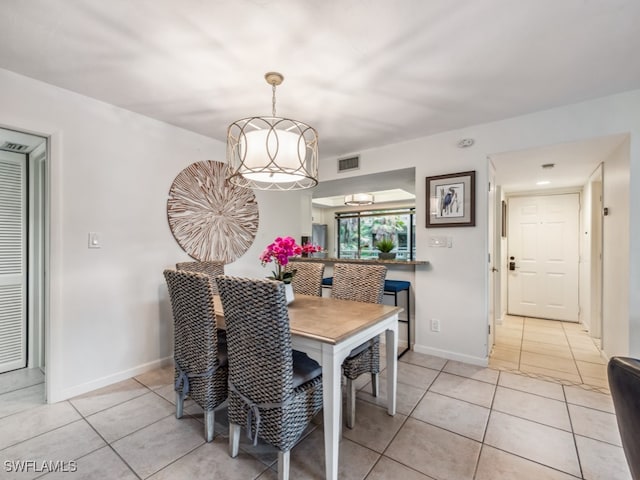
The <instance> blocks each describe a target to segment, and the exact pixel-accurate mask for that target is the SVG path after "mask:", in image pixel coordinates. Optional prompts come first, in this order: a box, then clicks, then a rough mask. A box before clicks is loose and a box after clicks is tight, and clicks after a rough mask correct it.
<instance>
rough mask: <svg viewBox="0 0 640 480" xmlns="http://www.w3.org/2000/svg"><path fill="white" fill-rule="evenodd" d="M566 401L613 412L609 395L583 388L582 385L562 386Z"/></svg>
mask: <svg viewBox="0 0 640 480" xmlns="http://www.w3.org/2000/svg"><path fill="white" fill-rule="evenodd" d="M563 388H564V392H565V395H566V397H567V402H568V403H572V404H574V405H581V406H583V407H589V408H595V409H597V410H602V411H603V412H609V413H615V410H614V408H613V400H611V395H605V394H604V393H598V392H593V391H590V390H585V389H584V388H582V387H576V386H564V387H563Z"/></svg>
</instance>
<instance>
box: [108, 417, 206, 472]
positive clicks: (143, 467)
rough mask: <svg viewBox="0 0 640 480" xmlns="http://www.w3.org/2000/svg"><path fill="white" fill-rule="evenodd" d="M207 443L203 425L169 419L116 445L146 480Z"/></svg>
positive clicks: (186, 419)
mask: <svg viewBox="0 0 640 480" xmlns="http://www.w3.org/2000/svg"><path fill="white" fill-rule="evenodd" d="M203 443H205V441H204V434H203V431H202V424H201V423H200V422H198V421H196V420H194V419H191V418H188V417H187V418H182V419H177V418H175V417H174V416H169V417H165V418H164V419H162V420H160V421H159V422H156V423H153V424H151V425H149V426H148V427H145V428H143V429H141V430H138V431H137V432H135V433H132V434H131V435H128V436H126V437H124V438H122V439H120V440H118V441H116V442H114V443H113V444H112V446H113V448H114V449H115V450H116V452H118V454H119V455H120V456H121V457H122V458H123V459H124V460H125V461H126V462H127V464H128V465H129V466H130V467H131V468H132V469H133V471H134V472H135V473H137V474H138V475H139V476H140V477H142V478H146V477H148V476H150V475H152V474H154V473H156V472H157V471H159V470H161V469H162V468H164V467H166V466H167V465H169V464H170V463H172V462H174V461H175V460H177V459H178V458H180V457H182V456H183V455H185V454H186V453H188V452H190V451H191V450H193V449H194V448H196V447H198V446H199V445H202V444H203Z"/></svg>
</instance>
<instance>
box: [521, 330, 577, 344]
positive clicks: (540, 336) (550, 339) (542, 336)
mask: <svg viewBox="0 0 640 480" xmlns="http://www.w3.org/2000/svg"><path fill="white" fill-rule="evenodd" d="M522 340H523V341H526V342H540V343H551V344H553V345H564V346H567V345H569V342H567V339H566V338H565V336H564V334H563V335H548V334H546V333H539V332H531V333H528V332H525V333H524V335H523V336H522Z"/></svg>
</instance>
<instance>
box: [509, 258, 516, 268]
mask: <svg viewBox="0 0 640 480" xmlns="http://www.w3.org/2000/svg"><path fill="white" fill-rule="evenodd" d="M509 260H510V262H509V270H515V269H516V261H515V260H516V257H509Z"/></svg>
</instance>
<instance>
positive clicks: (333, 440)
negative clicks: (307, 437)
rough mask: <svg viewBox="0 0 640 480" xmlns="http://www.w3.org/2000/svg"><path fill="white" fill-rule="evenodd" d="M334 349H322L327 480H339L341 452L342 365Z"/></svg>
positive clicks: (328, 347)
mask: <svg viewBox="0 0 640 480" xmlns="http://www.w3.org/2000/svg"><path fill="white" fill-rule="evenodd" d="M332 350H333V349H332V347H331V346H329V345H323V348H322V403H323V406H324V412H323V415H324V462H325V463H324V464H325V469H326V479H327V480H337V479H338V453H339V450H340V409H341V407H342V393H341V390H340V376H341V373H342V372H341V365H340V362H338V361H336V358H335V357H334V352H333V351H332Z"/></svg>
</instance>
